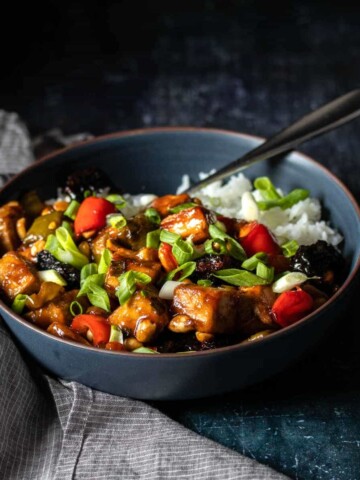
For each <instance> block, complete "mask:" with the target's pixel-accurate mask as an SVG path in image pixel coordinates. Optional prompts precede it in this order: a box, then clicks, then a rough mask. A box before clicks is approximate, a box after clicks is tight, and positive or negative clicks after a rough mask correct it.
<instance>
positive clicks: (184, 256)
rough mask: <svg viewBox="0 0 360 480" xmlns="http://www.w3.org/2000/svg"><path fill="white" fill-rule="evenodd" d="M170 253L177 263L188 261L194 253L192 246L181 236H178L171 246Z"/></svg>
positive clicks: (181, 263)
mask: <svg viewBox="0 0 360 480" xmlns="http://www.w3.org/2000/svg"><path fill="white" fill-rule="evenodd" d="M172 254H173V255H174V257H175V258H176V261H177V263H178V265H183V264H184V263H187V262H189V261H190V260H191V259H192V257H193V254H194V247H193V246H192V245H191V243H189V242H185V240H183V239H182V238H178V239H177V240H176V242H174V244H173V247H172Z"/></svg>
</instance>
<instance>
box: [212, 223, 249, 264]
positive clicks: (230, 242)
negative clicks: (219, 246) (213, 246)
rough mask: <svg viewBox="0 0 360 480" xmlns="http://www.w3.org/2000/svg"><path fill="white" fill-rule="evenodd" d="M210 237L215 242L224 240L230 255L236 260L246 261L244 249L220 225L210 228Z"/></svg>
mask: <svg viewBox="0 0 360 480" xmlns="http://www.w3.org/2000/svg"><path fill="white" fill-rule="evenodd" d="M217 223H218V222H217ZM209 234H210V237H211V238H213V239H214V240H218V239H220V240H223V241H224V242H225V244H226V249H227V252H228V253H229V255H230V256H231V257H233V258H235V259H236V260H241V261H242V260H245V258H246V253H245V250H244V249H243V247H242V246H241V245H240V243H239V242H237V241H236V240H235V239H234V238H233V237H231V236H230V235H228V234H227V233H226V232H224V231H223V230H222V229H221V228H219V225H216V224H215V225H210V226H209Z"/></svg>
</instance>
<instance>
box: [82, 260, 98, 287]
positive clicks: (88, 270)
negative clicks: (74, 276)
mask: <svg viewBox="0 0 360 480" xmlns="http://www.w3.org/2000/svg"><path fill="white" fill-rule="evenodd" d="M96 273H98V266H97V265H96V263H88V264H87V265H84V266H83V268H82V269H81V272H80V285H82V284H83V283H84V281H85V280H86V279H87V277H90V275H95V274H96Z"/></svg>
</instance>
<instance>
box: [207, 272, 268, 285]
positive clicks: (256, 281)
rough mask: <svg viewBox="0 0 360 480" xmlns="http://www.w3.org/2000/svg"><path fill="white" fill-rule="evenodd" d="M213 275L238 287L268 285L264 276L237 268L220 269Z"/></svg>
mask: <svg viewBox="0 0 360 480" xmlns="http://www.w3.org/2000/svg"><path fill="white" fill-rule="evenodd" d="M212 275H213V276H214V277H216V278H219V279H220V280H222V281H223V282H226V283H230V285H235V286H236V287H253V286H254V285H266V284H267V283H268V282H267V281H266V280H265V279H264V278H261V277H258V276H257V275H255V274H254V273H251V272H248V271H247V270H239V269H237V268H228V269H225V270H218V271H217V272H216V274H215V273H213V274H212Z"/></svg>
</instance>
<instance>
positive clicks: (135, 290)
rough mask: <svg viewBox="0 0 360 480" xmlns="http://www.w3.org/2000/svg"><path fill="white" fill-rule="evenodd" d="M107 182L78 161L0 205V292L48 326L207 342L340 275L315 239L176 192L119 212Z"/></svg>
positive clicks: (275, 316) (299, 310)
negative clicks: (54, 185) (56, 193)
mask: <svg viewBox="0 0 360 480" xmlns="http://www.w3.org/2000/svg"><path fill="white" fill-rule="evenodd" d="M261 181H262V183H263V184H266V185H268V186H270V187H269V188H270V189H272V191H274V188H275V187H274V186H273V185H272V184H271V181H270V180H269V179H268V178H266V177H262V179H261ZM109 185H110V182H109V181H108V179H107V178H106V175H105V174H104V173H103V172H100V171H98V170H95V169H91V168H88V169H86V170H83V171H79V172H75V173H74V174H72V175H70V176H69V177H68V178H67V180H66V182H65V185H64V186H63V188H62V190H61V192H62V195H60V197H59V199H57V200H56V201H45V200H44V199H41V198H39V196H38V194H37V192H35V191H31V192H28V193H26V194H25V195H23V196H22V197H21V198H20V199H19V200H16V201H10V202H8V203H7V204H5V205H3V206H1V207H0V255H1V258H0V295H1V298H3V299H4V301H5V302H7V303H8V304H9V305H10V306H11V307H12V309H13V310H14V312H16V313H18V314H21V315H22V316H23V317H24V318H25V319H26V320H27V321H29V322H31V323H32V324H34V325H36V326H38V327H39V328H42V329H45V330H46V331H47V332H49V333H51V334H52V335H56V336H58V337H60V338H63V339H67V340H70V341H73V342H79V343H81V344H83V345H87V346H89V347H96V348H102V349H108V350H115V351H133V352H136V353H183V352H189V351H200V350H209V349H213V348H217V347H223V346H228V345H233V344H236V343H240V342H249V341H254V340H258V339H261V338H263V337H265V336H267V335H270V334H271V333H272V332H275V331H277V330H279V329H281V328H284V327H287V326H289V325H292V324H293V323H295V322H297V321H299V320H300V319H302V318H303V317H305V316H306V315H308V314H309V313H311V312H312V311H314V310H315V309H316V308H319V307H320V306H321V305H322V304H324V303H325V302H326V301H327V300H328V298H329V297H330V296H331V295H333V293H334V292H335V291H336V290H337V289H338V287H339V285H340V284H341V282H342V280H343V277H344V272H345V261H344V258H343V256H342V255H341V253H340V252H339V251H338V250H337V248H335V247H334V246H332V245H330V244H328V243H326V242H325V241H322V240H319V241H317V242H316V243H314V244H311V245H298V243H297V242H296V241H294V240H290V241H286V242H283V243H282V244H280V243H279V242H278V241H277V240H276V238H275V236H274V235H273V234H272V233H271V231H270V230H269V229H268V228H267V227H266V226H265V225H264V224H262V223H260V222H258V221H256V220H251V221H246V220H244V219H236V218H229V217H226V216H223V215H220V214H219V213H217V212H216V209H214V210H212V209H209V208H206V207H205V206H204V205H203V203H202V202H201V200H199V199H198V198H191V197H190V196H189V195H187V194H186V193H183V194H178V195H165V196H162V197H156V198H155V197H153V200H152V202H151V203H149V204H147V205H146V206H143V207H139V208H137V210H136V211H132V212H131V213H130V214H129V213H128V209H127V206H126V200H125V199H124V197H123V196H121V195H120V194H118V193H117V192H116V190H115V189H114V188H113V187H109ZM298 190H299V191H300V189H298ZM301 192H305V190H304V191H301ZM305 196H306V195H305V194H304V193H301V195H297V196H296V195H292V197H294V200H292V201H293V202H295V203H296V201H301V200H302V199H303V198H305ZM288 197H289V198H290V197H291V194H290V195H288ZM288 197H286V198H288ZM292 197H291V198H292ZM283 198H285V197H283ZM262 203H263V204H264V203H266V202H262ZM280 203H281V202H280ZM280 203H279V205H280Z"/></svg>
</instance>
